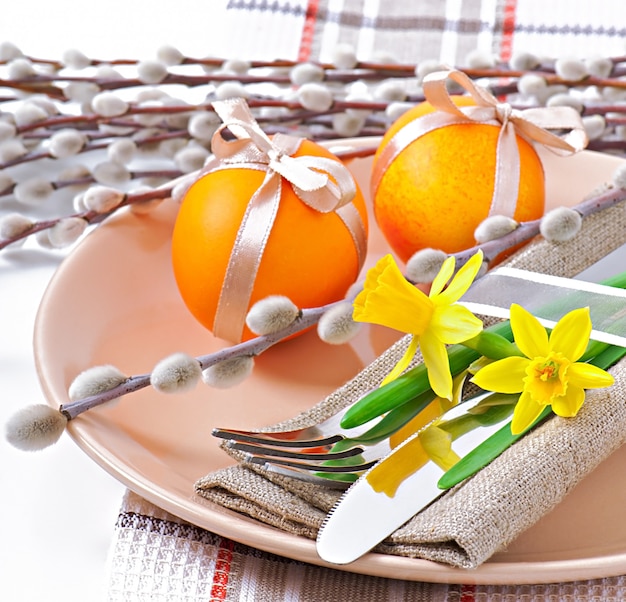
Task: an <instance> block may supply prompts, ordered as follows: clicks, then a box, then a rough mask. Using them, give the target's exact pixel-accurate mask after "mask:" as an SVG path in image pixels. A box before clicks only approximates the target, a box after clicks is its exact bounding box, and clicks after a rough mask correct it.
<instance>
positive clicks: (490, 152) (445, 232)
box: [372, 96, 545, 261]
mask: <svg viewBox="0 0 626 602" xmlns="http://www.w3.org/2000/svg"><path fill="white" fill-rule="evenodd" d="M451 98H452V100H453V102H454V103H455V104H456V105H457V106H466V105H472V104H474V101H473V100H472V99H471V98H470V97H466V96H452V97H451ZM433 111H434V109H433V106H432V105H431V104H430V103H429V102H423V103H421V104H419V105H417V106H415V107H414V108H412V109H410V110H409V111H407V112H406V113H405V114H403V115H402V116H401V117H400V118H399V119H398V120H397V121H396V122H394V123H393V125H392V126H391V127H390V128H389V130H388V131H387V132H386V134H385V136H384V137H383V139H382V141H381V144H380V147H379V149H378V152H377V154H376V156H375V158H374V169H376V164H377V161H378V160H379V157H380V154H381V152H382V150H383V149H384V148H385V146H386V145H387V144H389V142H390V140H391V138H392V137H393V136H394V134H396V132H398V131H399V130H400V129H401V128H402V127H403V126H404V125H406V124H408V123H409V122H411V121H413V120H415V119H417V118H419V117H421V116H422V115H426V114H427V113H432V112H433ZM499 132H500V127H499V126H497V125H490V124H480V123H462V124H454V125H447V126H445V127H441V128H439V129H435V130H432V131H429V132H428V133H426V134H424V135H422V136H420V137H418V138H416V139H415V140H414V141H412V142H411V143H410V144H409V145H408V146H407V147H406V148H404V150H402V151H401V152H400V153H399V155H398V156H397V157H396V158H395V159H394V160H393V161H392V163H391V164H390V165H389V166H388V167H387V169H386V170H385V172H384V175H383V176H382V178H381V180H380V183H379V185H378V187H377V189H376V190H375V191H373V192H372V195H373V204H374V215H375V217H376V221H377V223H378V225H379V227H380V229H381V231H382V232H383V234H384V236H385V238H386V239H387V241H388V243H389V245H390V246H391V248H392V249H393V250H394V251H395V253H396V254H397V255H398V257H399V258H400V259H401V260H402V261H407V260H408V259H409V258H410V257H411V256H412V255H413V254H414V253H415V252H416V251H419V250H420V249H423V248H429V247H430V248H435V249H441V250H443V251H445V252H447V253H456V252H458V251H462V250H464V249H467V248H470V247H472V246H474V245H475V244H476V241H475V240H474V231H475V230H476V227H477V226H478V225H479V224H480V223H481V222H482V221H483V220H484V219H485V218H486V217H487V216H488V215H489V208H490V206H491V200H492V195H493V190H494V179H495V173H496V145H497V140H498V135H499ZM517 146H518V149H519V156H520V183H519V193H518V198H517V207H516V210H515V214H514V218H515V219H516V220H517V221H527V220H532V219H537V218H539V217H541V216H542V215H543V212H544V207H545V178H544V172H543V167H542V165H541V161H540V159H539V157H538V155H537V152H536V151H535V149H534V148H533V147H532V145H531V144H529V143H528V142H527V141H526V140H524V139H523V138H521V137H519V136H517Z"/></svg>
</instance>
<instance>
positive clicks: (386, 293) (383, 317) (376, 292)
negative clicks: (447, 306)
mask: <svg viewBox="0 0 626 602" xmlns="http://www.w3.org/2000/svg"><path fill="white" fill-rule="evenodd" d="M353 306H354V311H353V314H352V317H353V319H354V320H355V321H356V322H369V323H371V324H380V325H381V326H387V327H388V328H393V329H394V330H398V331H400V332H407V333H411V334H417V335H419V334H421V333H422V332H423V331H424V330H425V329H426V328H427V327H428V324H429V322H430V318H431V316H432V313H433V310H434V305H433V302H432V301H431V300H430V299H429V298H428V296H427V295H425V294H424V293H423V292H422V291H420V290H419V289H418V288H416V287H415V286H413V285H412V284H411V283H410V282H408V281H407V280H406V278H405V277H404V276H403V275H402V272H401V271H400V268H399V267H398V265H397V264H396V262H395V261H394V259H393V257H392V256H391V255H385V256H384V257H382V258H381V259H380V260H379V261H378V263H377V264H376V265H375V266H374V267H373V268H371V269H370V270H369V271H368V273H367V276H366V278H365V285H364V287H363V290H362V291H361V292H360V293H359V294H358V295H357V296H356V298H355V299H354V302H353Z"/></svg>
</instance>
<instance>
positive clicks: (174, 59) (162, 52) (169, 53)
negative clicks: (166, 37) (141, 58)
mask: <svg viewBox="0 0 626 602" xmlns="http://www.w3.org/2000/svg"><path fill="white" fill-rule="evenodd" d="M156 56H157V59H158V60H159V61H161V62H162V63H163V64H165V65H169V66H171V67H173V66H174V65H180V64H181V63H182V62H183V61H184V60H185V57H184V55H183V53H182V52H181V51H180V50H178V48H176V47H174V46H170V45H168V44H165V45H163V46H161V47H159V48H158V49H157V52H156Z"/></svg>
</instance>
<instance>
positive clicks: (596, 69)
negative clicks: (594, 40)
mask: <svg viewBox="0 0 626 602" xmlns="http://www.w3.org/2000/svg"><path fill="white" fill-rule="evenodd" d="M585 65H586V67H587V73H589V75H593V76H594V77H601V78H605V77H610V76H611V72H612V71H613V61H612V60H611V59H608V58H606V57H602V56H597V57H591V58H588V59H586V60H585Z"/></svg>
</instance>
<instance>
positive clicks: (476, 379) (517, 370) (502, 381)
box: [470, 356, 530, 393]
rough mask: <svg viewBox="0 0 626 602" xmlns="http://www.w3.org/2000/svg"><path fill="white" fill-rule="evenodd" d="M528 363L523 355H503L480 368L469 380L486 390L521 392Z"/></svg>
mask: <svg viewBox="0 0 626 602" xmlns="http://www.w3.org/2000/svg"><path fill="white" fill-rule="evenodd" d="M529 363H530V360H528V359H527V358H525V357H518V356H511V357H505V358H504V359H501V360H498V361H496V362H493V363H491V364H489V365H487V366H485V367H484V368H481V369H480V370H479V371H478V372H477V373H476V374H474V376H473V377H472V378H471V379H470V380H471V382H473V383H475V384H476V385H478V386H479V387H480V388H481V389H485V390H486V391H495V392H496V393H521V392H522V391H523V389H524V377H525V376H526V368H527V367H528V364H529Z"/></svg>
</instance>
